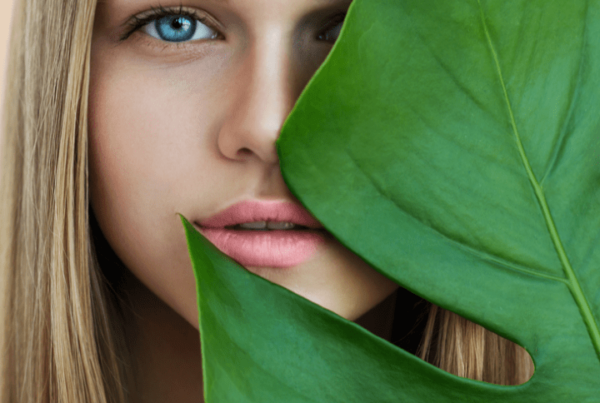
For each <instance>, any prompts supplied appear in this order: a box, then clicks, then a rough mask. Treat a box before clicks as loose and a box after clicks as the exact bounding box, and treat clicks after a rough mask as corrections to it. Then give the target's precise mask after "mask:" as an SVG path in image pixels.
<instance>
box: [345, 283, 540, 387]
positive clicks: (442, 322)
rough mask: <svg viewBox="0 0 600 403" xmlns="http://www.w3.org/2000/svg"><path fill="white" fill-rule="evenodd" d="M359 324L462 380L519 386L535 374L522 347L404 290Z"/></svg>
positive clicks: (361, 319) (372, 310)
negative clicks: (468, 379)
mask: <svg viewBox="0 0 600 403" xmlns="http://www.w3.org/2000/svg"><path fill="white" fill-rule="evenodd" d="M356 323H357V324H358V325H360V326H362V327H364V328H365V329H367V330H368V331H370V332H372V333H373V334H375V335H377V336H379V337H381V338H383V339H386V340H387V341H389V342H391V343H392V344H394V345H396V346H398V347H400V348H402V349H404V350H406V351H407V352H409V353H411V354H413V355H415V356H417V357H419V358H421V359H423V360H425V361H427V362H429V363H431V364H433V365H435V366H437V367H439V368H441V369H442V370H444V371H446V372H449V373H451V374H453V375H457V376H460V377H463V378H470V379H474V380H478V381H484V382H488V383H493V384H496V385H520V384H523V383H525V382H527V381H528V380H529V379H530V378H531V376H532V375H533V372H534V365H533V361H532V359H531V356H530V355H529V354H528V353H527V351H525V349H524V348H522V347H521V346H519V345H517V344H515V343H513V342H512V341H510V340H507V339H505V338H503V337H502V336H499V335H498V334H496V333H494V332H492V331H490V330H488V329H486V328H484V327H482V326H480V325H478V324H476V323H474V322H471V321H470V320H468V319H465V318H463V317H462V316H460V315H458V314H456V313H454V312H451V311H448V310H445V309H442V308H440V307H438V306H436V305H434V304H432V303H431V302H429V301H427V300H425V299H423V298H420V297H418V296H417V295H415V294H413V293H411V292H409V291H408V290H405V289H403V288H399V289H398V290H397V291H396V292H395V293H393V294H392V295H391V296H390V297H388V298H387V299H385V300H384V301H383V302H381V303H380V304H379V305H377V306H376V307H374V308H373V309H371V310H370V311H369V312H367V313H366V314H364V315H363V316H361V317H360V318H359V319H357V320H356Z"/></svg>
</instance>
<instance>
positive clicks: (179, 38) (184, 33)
mask: <svg viewBox="0 0 600 403" xmlns="http://www.w3.org/2000/svg"><path fill="white" fill-rule="evenodd" d="M196 25H197V24H196V21H195V20H194V19H192V18H189V17H185V16H180V15H177V16H168V17H163V18H161V19H159V20H157V21H156V31H157V32H158V34H159V35H160V37H161V39H162V40H165V41H169V42H184V41H189V40H190V39H191V38H193V36H194V33H196Z"/></svg>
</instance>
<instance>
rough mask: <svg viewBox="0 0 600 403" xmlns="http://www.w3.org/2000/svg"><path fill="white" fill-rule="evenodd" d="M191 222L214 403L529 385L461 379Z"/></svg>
mask: <svg viewBox="0 0 600 403" xmlns="http://www.w3.org/2000/svg"><path fill="white" fill-rule="evenodd" d="M182 222H183V224H184V227H185V231H186V237H187V241H188V247H189V252H190V256H191V259H192V264H193V268H194V274H195V276H196V284H197V291H198V308H199V311H200V337H201V343H202V363H203V370H204V390H205V399H206V401H207V402H209V403H216V402H227V403H231V402H260V403H269V402H273V403H281V402H286V403H295V402H322V403H335V402H340V403H341V402H344V403H348V402H357V403H358V402H360V403H364V402H390V403H391V402H394V403H397V402H398V401H415V402H416V401H423V402H434V401H435V402H457V401H461V402H482V401H484V400H483V399H484V397H487V398H489V399H488V400H485V401H500V399H501V398H502V397H506V396H510V395H512V394H513V393H514V392H517V391H519V390H523V389H527V388H528V384H525V385H521V386H518V387H506V386H497V385H491V384H487V383H483V382H477V381H472V380H468V379H463V378H458V377H455V376H453V375H450V374H448V373H446V372H444V371H442V370H440V369H438V368H436V367H434V366H432V365H430V364H427V363H425V362H423V361H422V360H420V359H418V358H417V357H415V356H413V355H411V354H409V353H407V352H406V351H403V350H402V349H400V348H397V347H396V346H394V345H392V344H390V343H388V342H386V341H385V340H383V339H380V338H378V337H376V336H374V335H373V334H371V333H369V332H368V331H366V330H365V329H363V328H362V327H360V326H358V325H356V324H355V323H352V322H350V321H347V320H345V319H343V318H341V317H340V316H338V315H336V314H334V313H332V312H330V311H328V310H326V309H324V308H321V307H320V306H318V305H315V304H313V303H312V302H310V301H308V300H306V299H304V298H302V297H300V296H298V295H296V294H294V293H292V292H290V291H288V290H286V289H285V288H282V287H280V286H278V285H276V284H273V283H271V282H269V281H267V280H265V279H263V278H261V277H258V276H256V275H254V274H253V273H250V272H249V271H247V270H245V269H244V268H242V267H241V266H239V265H238V264H236V263H235V262H234V261H233V260H231V259H230V258H229V257H227V256H226V255H224V254H223V253H221V252H220V251H219V250H218V249H217V248H216V247H215V246H214V245H212V244H211V243H210V242H209V241H208V240H207V239H206V238H205V237H203V236H202V235H201V234H200V233H199V232H198V231H196V229H195V228H194V227H193V225H192V224H190V223H189V222H188V221H187V220H185V219H184V218H183V217H182ZM432 385H435V388H432V387H431V386H432ZM440 392H441V393H442V394H443V395H442V396H441V395H440ZM465 394H467V395H470V398H468V399H465V398H464V396H465ZM399 399H401V400H399ZM402 399H403V400H402Z"/></svg>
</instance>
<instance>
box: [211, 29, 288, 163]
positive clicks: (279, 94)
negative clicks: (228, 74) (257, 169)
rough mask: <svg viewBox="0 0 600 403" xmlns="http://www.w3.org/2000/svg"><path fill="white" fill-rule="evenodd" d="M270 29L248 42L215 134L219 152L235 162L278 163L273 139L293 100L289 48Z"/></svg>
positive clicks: (280, 35)
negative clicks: (230, 98) (224, 113)
mask: <svg viewBox="0 0 600 403" xmlns="http://www.w3.org/2000/svg"><path fill="white" fill-rule="evenodd" d="M287 42H289V41H286V40H285V38H284V35H282V34H281V33H278V32H272V33H271V34H270V35H264V37H263V38H261V39H260V40H255V41H254V43H253V44H248V48H247V50H246V54H245V55H244V56H243V59H242V60H243V61H242V62H241V63H240V68H239V70H238V71H237V72H236V74H235V79H234V82H232V83H231V87H230V88H231V89H232V91H231V95H232V96H233V102H232V103H231V104H230V107H229V111H228V116H227V117H226V118H225V119H224V121H223V124H222V125H221V127H220V129H219V133H218V140H217V144H218V147H219V150H220V152H221V154H222V155H224V156H225V157H227V158H229V159H231V160H236V161H247V160H250V159H259V160H260V161H262V162H263V163H265V164H278V162H279V159H278V156H277V151H276V147H275V141H276V140H277V138H278V137H279V133H280V131H281V127H282V126H283V123H284V121H285V119H286V117H287V115H288V114H289V112H290V111H291V109H292V107H293V105H294V102H295V99H296V98H297V96H298V95H299V94H294V92H295V91H294V89H293V88H292V82H293V77H291V74H292V73H291V71H292V68H291V49H290V48H289V46H286V45H287Z"/></svg>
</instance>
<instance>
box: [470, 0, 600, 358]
mask: <svg viewBox="0 0 600 403" xmlns="http://www.w3.org/2000/svg"><path fill="white" fill-rule="evenodd" d="M477 4H478V5H479V11H480V15H481V23H482V25H483V29H484V32H485V36H486V39H487V43H488V46H489V48H490V51H491V52H492V56H493V58H494V63H495V66H496V72H497V73H498V78H499V80H500V85H501V86H502V91H503V94H504V101H505V102H506V107H507V109H508V113H509V115H510V123H511V127H512V130H513V134H514V137H515V141H516V143H517V148H518V150H519V155H520V157H521V162H522V163H523V166H524V167H525V171H526V172H527V177H528V178H529V182H530V184H531V186H532V187H533V190H534V192H535V195H536V198H537V201H538V205H539V207H540V208H541V210H542V214H543V216H544V220H545V222H546V226H547V228H548V231H549V232H550V238H551V239H552V243H553V244H554V248H555V249H556V252H557V254H558V258H559V260H560V262H561V264H562V268H563V271H564V273H565V275H566V277H567V280H568V283H567V287H568V288H569V290H570V291H571V294H572V295H573V298H574V300H575V303H576V304H577V306H578V307H579V310H580V312H581V315H582V317H583V321H584V322H585V324H586V327H587V328H588V332H589V335H590V338H591V340H592V344H593V345H594V349H595V350H596V355H597V356H598V358H599V359H600V328H599V327H598V324H597V323H596V319H595V318H594V315H593V313H592V309H591V307H590V304H589V302H588V300H587V298H586V296H585V294H584V292H583V290H582V288H581V284H580V282H579V280H578V278H577V275H576V273H575V271H574V270H573V267H572V266H571V262H570V261H569V258H568V256H567V254H566V251H565V248H564V246H563V244H562V240H561V239H560V236H559V234H558V230H557V228H556V224H555V223H554V218H553V217H552V214H551V213H550V208H549V207H548V202H547V200H546V196H545V194H544V190H543V189H542V187H541V186H540V184H539V182H538V180H537V178H536V177H535V173H534V172H533V169H532V168H531V164H530V163H529V159H528V158H527V154H526V153H525V148H524V147H523V143H522V141H521V135H520V134H519V130H518V128H517V123H516V121H515V116H514V113H513V108H512V105H511V103H510V99H509V97H508V91H507V89H506V84H505V81H504V75H503V73H502V68H501V67H500V61H499V60H498V53H497V52H496V48H495V46H494V43H493V42H492V38H491V37H490V33H489V29H488V25H487V21H486V18H485V13H484V11H483V6H482V5H481V0H477Z"/></svg>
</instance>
